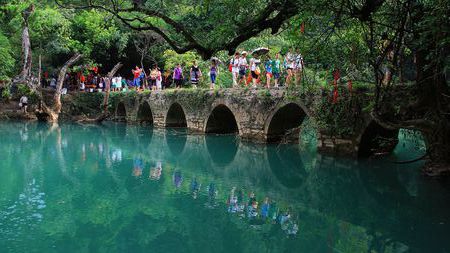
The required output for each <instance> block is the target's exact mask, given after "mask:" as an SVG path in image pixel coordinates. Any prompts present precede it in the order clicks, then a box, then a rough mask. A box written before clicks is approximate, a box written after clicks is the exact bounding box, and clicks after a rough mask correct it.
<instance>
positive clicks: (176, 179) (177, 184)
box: [172, 170, 183, 189]
mask: <svg viewBox="0 0 450 253" xmlns="http://www.w3.org/2000/svg"><path fill="white" fill-rule="evenodd" d="M172 180H173V184H174V185H175V188H177V189H178V188H180V187H181V183H183V176H182V175H181V171H179V170H176V171H175V172H174V173H173V176H172Z"/></svg>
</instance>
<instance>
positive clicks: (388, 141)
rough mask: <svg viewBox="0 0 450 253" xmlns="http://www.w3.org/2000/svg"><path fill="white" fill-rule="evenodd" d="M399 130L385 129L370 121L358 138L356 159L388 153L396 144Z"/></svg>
mask: <svg viewBox="0 0 450 253" xmlns="http://www.w3.org/2000/svg"><path fill="white" fill-rule="evenodd" d="M398 133H399V129H394V130H391V129H386V128H384V127H382V126H381V125H379V124H378V123H377V122H375V121H374V120H371V121H370V122H369V123H368V124H367V126H366V127H365V128H364V131H363V132H362V134H361V135H360V136H359V138H358V144H359V145H358V157H368V156H371V155H373V154H375V153H390V152H392V151H393V150H394V149H395V147H396V146H397V144H398Z"/></svg>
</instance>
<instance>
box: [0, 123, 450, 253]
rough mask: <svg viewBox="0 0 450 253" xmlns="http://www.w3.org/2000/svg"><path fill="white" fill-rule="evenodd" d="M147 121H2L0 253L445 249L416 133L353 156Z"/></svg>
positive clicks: (307, 139) (441, 218) (443, 213)
mask: <svg viewBox="0 0 450 253" xmlns="http://www.w3.org/2000/svg"><path fill="white" fill-rule="evenodd" d="M301 139H302V141H301V144H300V145H258V144H252V143H247V142H243V141H240V140H239V139H238V138H236V137H235V136H232V135H231V136H212V135H209V136H204V135H195V134H188V133H186V131H184V130H182V129H167V130H165V129H153V128H152V127H146V126H135V125H125V124H119V123H117V124H115V123H106V124H104V125H91V126H86V125H83V126H82V125H75V124H61V125H60V126H50V125H47V124H42V123H19V122H7V123H5V122H3V123H1V124H0V175H1V176H0V252H46V253H50V252H64V253H69V252H133V253H134V252H197V253H201V252H259V253H261V252H433V253H440V252H442V253H444V252H450V240H448V239H449V235H450V184H449V182H448V180H447V181H443V180H436V179H428V178H426V177H423V176H421V174H420V170H419V168H420V166H421V165H422V163H423V162H416V163H412V164H396V163H394V162H393V161H400V160H409V159H414V158H416V157H419V156H420V155H421V154H423V152H424V151H423V149H421V148H420V146H421V141H420V140H417V138H411V137H410V136H408V135H407V134H404V133H402V132H401V133H400V143H399V145H397V148H396V150H395V151H394V152H393V154H391V155H389V156H387V157H383V158H377V159H375V158H370V159H360V160H356V159H350V158H334V157H330V156H325V155H321V154H318V153H317V152H316V150H315V148H314V146H315V142H314V139H315V138H314V133H311V132H308V131H305V132H303V134H302V138H301Z"/></svg>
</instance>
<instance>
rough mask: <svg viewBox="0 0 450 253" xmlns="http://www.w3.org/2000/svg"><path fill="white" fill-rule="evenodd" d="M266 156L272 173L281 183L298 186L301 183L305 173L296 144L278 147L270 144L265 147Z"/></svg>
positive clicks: (288, 186) (289, 186)
mask: <svg viewBox="0 0 450 253" xmlns="http://www.w3.org/2000/svg"><path fill="white" fill-rule="evenodd" d="M267 157H268V160H269V164H270V168H271V170H272V172H273V174H274V175H275V177H276V178H277V179H278V180H279V182H280V183H281V184H282V185H284V186H285V187H287V188H298V187H300V186H301V185H302V184H303V182H304V181H305V178H306V177H307V173H306V170H305V168H304V165H303V161H302V156H301V153H300V149H299V147H298V146H285V147H282V148H280V147H279V146H274V145H270V146H268V147H267Z"/></svg>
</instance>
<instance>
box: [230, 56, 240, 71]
mask: <svg viewBox="0 0 450 253" xmlns="http://www.w3.org/2000/svg"><path fill="white" fill-rule="evenodd" d="M230 64H231V66H232V67H231V71H232V72H233V73H238V72H239V58H237V59H236V58H233V59H231V61H230Z"/></svg>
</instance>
